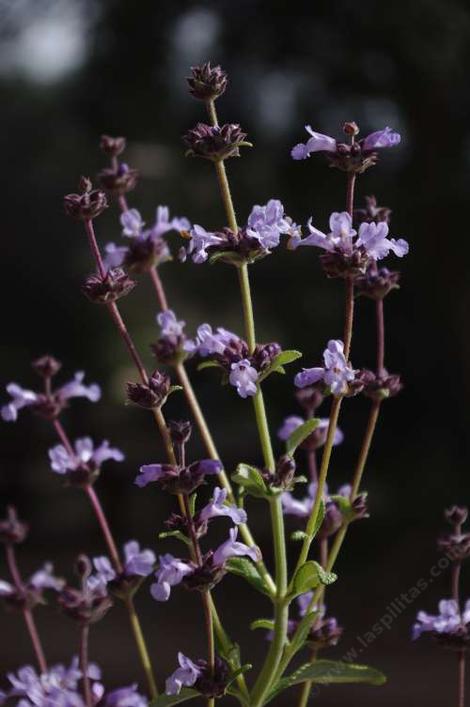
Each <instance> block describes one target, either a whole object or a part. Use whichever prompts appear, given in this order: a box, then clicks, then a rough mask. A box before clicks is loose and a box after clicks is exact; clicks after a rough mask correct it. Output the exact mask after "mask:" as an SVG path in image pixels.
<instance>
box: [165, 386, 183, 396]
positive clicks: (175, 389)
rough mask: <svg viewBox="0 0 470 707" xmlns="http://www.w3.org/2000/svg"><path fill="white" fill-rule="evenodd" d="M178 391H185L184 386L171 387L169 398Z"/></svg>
mask: <svg viewBox="0 0 470 707" xmlns="http://www.w3.org/2000/svg"><path fill="white" fill-rule="evenodd" d="M177 390H183V386H182V385H171V386H170V389H169V391H168V395H167V397H168V396H169V395H171V394H172V393H176V391H177Z"/></svg>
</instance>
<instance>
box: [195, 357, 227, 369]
mask: <svg viewBox="0 0 470 707" xmlns="http://www.w3.org/2000/svg"><path fill="white" fill-rule="evenodd" d="M205 368H222V366H221V365H220V363H218V362H217V361H213V360H212V359H211V360H209V361H202V362H201V363H200V364H198V367H197V370H198V371H203V370H204V369H205Z"/></svg>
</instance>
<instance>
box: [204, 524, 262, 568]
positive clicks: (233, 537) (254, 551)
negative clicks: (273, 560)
mask: <svg viewBox="0 0 470 707" xmlns="http://www.w3.org/2000/svg"><path fill="white" fill-rule="evenodd" d="M229 532H230V537H229V539H228V540H226V541H225V542H224V543H222V545H219V547H218V548H217V550H216V551H215V552H214V555H213V558H212V563H213V565H214V566H215V567H222V566H223V565H224V563H225V562H226V561H227V560H229V559H230V558H231V557H242V556H245V555H246V556H248V557H250V558H251V559H252V560H253V562H258V561H259V559H260V557H261V554H260V551H259V548H257V547H255V546H252V547H248V545H245V544H244V543H241V542H238V541H237V535H238V528H230V531H229Z"/></svg>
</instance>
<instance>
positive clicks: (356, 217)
mask: <svg viewBox="0 0 470 707" xmlns="http://www.w3.org/2000/svg"><path fill="white" fill-rule="evenodd" d="M364 201H365V206H364V208H362V209H354V211H353V223H354V224H357V225H359V224H361V223H363V222H364V221H365V222H366V223H372V222H374V223H379V222H380V221H385V222H386V223H390V217H391V214H392V210H391V209H390V208H389V207H388V206H379V205H378V204H377V199H376V197H375V196H366V197H364Z"/></svg>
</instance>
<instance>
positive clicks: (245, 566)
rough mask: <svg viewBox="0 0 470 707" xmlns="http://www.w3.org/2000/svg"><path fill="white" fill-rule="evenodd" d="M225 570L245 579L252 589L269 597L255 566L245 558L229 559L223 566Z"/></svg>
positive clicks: (269, 594) (268, 592)
mask: <svg viewBox="0 0 470 707" xmlns="http://www.w3.org/2000/svg"><path fill="white" fill-rule="evenodd" d="M225 567H226V569H228V571H229V572H231V573H232V574H236V575H238V576H239V577H243V578H244V579H246V581H247V582H249V584H251V586H252V587H254V588H255V589H257V590H258V591H259V592H262V594H267V595H268V596H271V593H270V591H269V589H268V587H267V586H266V585H265V583H264V580H263V578H262V577H261V575H260V573H259V572H258V570H257V569H256V566H255V565H254V564H253V563H252V562H251V561H250V560H248V559H247V558H246V557H231V558H230V560H229V561H228V562H227V563H226V565H225Z"/></svg>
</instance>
